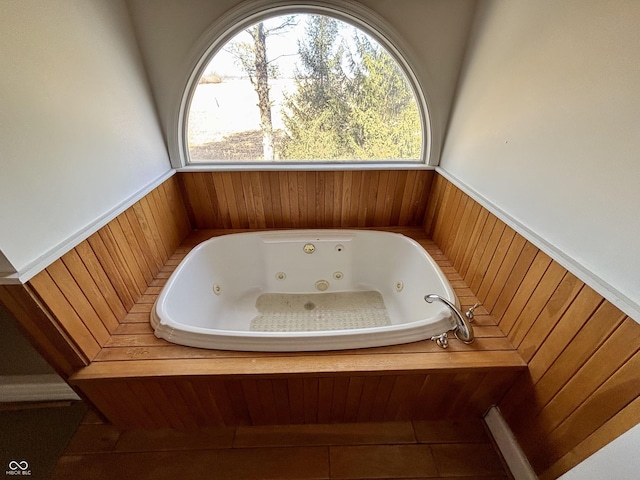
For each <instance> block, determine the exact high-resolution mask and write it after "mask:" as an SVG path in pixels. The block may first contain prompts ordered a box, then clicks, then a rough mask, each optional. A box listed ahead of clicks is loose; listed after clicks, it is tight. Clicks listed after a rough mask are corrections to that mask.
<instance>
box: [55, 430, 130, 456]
mask: <svg viewBox="0 0 640 480" xmlns="http://www.w3.org/2000/svg"><path fill="white" fill-rule="evenodd" d="M119 436H120V430H118V429H117V428H115V427H113V426H111V425H104V424H98V423H96V424H82V425H80V426H78V429H77V430H76V433H75V434H74V435H73V438H72V439H71V441H70V442H69V445H67V449H66V450H65V453H67V454H78V453H97V452H110V451H112V450H113V447H114V446H115V444H116V442H117V441H118V438H119Z"/></svg>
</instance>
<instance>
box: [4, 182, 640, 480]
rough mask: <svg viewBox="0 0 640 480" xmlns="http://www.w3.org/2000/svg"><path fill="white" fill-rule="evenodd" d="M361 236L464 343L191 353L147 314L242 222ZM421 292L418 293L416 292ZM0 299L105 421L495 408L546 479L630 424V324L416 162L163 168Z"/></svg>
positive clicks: (336, 416) (155, 424) (411, 417)
mask: <svg viewBox="0 0 640 480" xmlns="http://www.w3.org/2000/svg"><path fill="white" fill-rule="evenodd" d="M273 228H378V229H384V230H390V231H395V232H399V233H403V234H405V235H408V236H410V237H412V238H414V239H415V240H417V241H418V242H419V243H420V244H422V245H423V246H424V247H425V248H426V249H427V250H428V251H429V253H431V255H432V256H433V257H434V258H435V260H436V261H437V262H438V264H439V265H440V266H441V268H442V269H443V271H444V272H445V274H446V275H447V276H448V278H449V280H450V282H451V284H452V286H453V287H454V290H455V291H456V294H457V295H458V297H459V298H460V301H461V304H462V309H463V310H466V309H468V308H469V307H471V306H472V305H474V304H475V303H476V302H480V303H481V306H480V307H478V308H477V309H476V311H475V313H476V316H475V324H474V329H475V333H476V340H475V342H474V343H472V344H471V345H465V344H463V343H462V342H460V341H458V340H455V339H452V340H451V341H450V343H449V348H448V349H447V350H443V349H441V348H439V347H438V346H437V345H436V344H435V343H434V342H432V341H430V340H425V341H421V342H414V343H410V344H404V345H395V346H388V347H378V348H369V349H359V350H351V351H333V352H312V353H306V352H305V353H303V352H300V353H294V352H291V353H254V352H231V351H217V350H202V349H196V348H190V347H183V346H179V345H175V344H171V343H168V342H166V341H164V340H160V339H157V338H156V337H155V336H154V335H153V332H152V330H151V327H150V325H149V314H150V311H151V307H152V305H153V302H154V301H155V299H156V297H157V295H158V294H159V292H160V290H161V288H162V285H163V284H164V283H165V282H166V280H167V278H168V276H169V275H170V274H171V272H172V271H173V270H174V269H175V267H176V266H177V265H178V263H179V262H180V260H181V259H182V258H183V257H184V255H186V253H187V252H188V251H189V250H190V249H191V248H193V246H195V245H196V244H197V243H199V242H200V241H202V240H205V239H207V238H210V237H211V236H213V235H220V234H224V233H231V232H237V231H241V230H242V229H273ZM425 293H427V292H425ZM0 303H2V305H3V306H4V307H5V308H6V309H7V310H8V311H10V312H11V313H12V314H13V316H14V317H15V318H16V319H17V321H18V323H19V325H20V327H21V328H22V330H23V331H24V333H25V334H26V336H27V337H28V338H29V339H30V340H31V342H32V344H33V345H34V346H35V347H36V348H37V350H38V351H39V352H40V353H41V355H42V356H43V357H44V358H45V359H46V360H47V361H48V362H49V363H50V364H51V365H52V366H53V367H54V368H55V369H56V371H57V372H58V373H59V374H60V375H61V376H62V377H63V378H64V379H66V380H67V381H68V382H69V383H70V384H71V385H72V386H73V387H74V389H75V390H76V391H77V392H78V393H79V394H80V395H81V396H82V397H83V398H84V399H85V401H86V402H87V403H88V404H90V405H92V406H93V407H94V409H95V410H96V411H97V412H99V413H100V414H101V415H102V416H103V417H104V418H105V419H107V420H108V421H109V422H111V423H113V424H114V425H115V426H117V427H119V428H124V429H127V428H136V427H139V428H148V429H151V428H167V427H168V428H174V429H181V430H185V429H187V430H189V429H196V428H199V427H202V426H214V427H215V426H227V427H228V426H231V427H237V426H251V425H285V424H323V423H353V422H381V421H385V422H386V421H423V420H428V421H432V420H439V419H442V418H463V417H476V418H478V417H480V416H481V415H482V414H484V413H485V411H486V410H487V408H488V407H489V406H490V405H492V404H496V405H497V406H498V407H499V408H500V410H501V412H502V413H503V416H504V418H505V419H506V421H507V423H508V424H509V426H510V427H511V429H512V430H513V432H514V434H515V435H516V437H517V439H518V442H519V443H520V445H521V446H522V448H523V449H524V451H525V453H526V455H527V457H528V458H529V461H530V462H531V464H532V466H533V467H534V469H535V471H536V473H537V474H538V475H539V476H540V477H541V478H543V479H554V478H557V477H559V476H560V475H561V474H563V473H564V472H566V471H568V470H569V469H571V468H572V467H573V466H575V465H576V464H578V463H580V462H581V461H582V460H584V459H586V458H587V457H588V456H590V455H591V454H593V453H595V452H596V451H597V450H598V449H600V448H601V447H603V446H604V445H606V444H607V443H609V442H610V441H612V440H614V439H615V438H616V437H617V436H619V435H621V434H622V433H624V432H625V431H627V430H629V429H630V428H632V427H633V426H635V425H636V424H637V423H638V422H640V382H638V377H637V372H638V371H639V370H640V352H639V350H640V325H638V323H636V322H635V321H634V320H633V319H631V318H629V317H627V316H626V315H624V314H623V313H622V312H620V311H619V310H618V309H617V308H616V307H615V306H613V305H612V304H611V303H609V302H608V301H607V300H605V299H604V298H602V296H600V295H599V294H597V293H596V292H595V291H594V290H593V289H591V288H590V287H589V286H588V285H585V284H584V283H583V282H581V281H580V280H579V279H578V278H576V277H575V276H574V275H572V274H571V273H570V272H568V271H567V270H566V269H564V268H563V267H562V266H560V265H559V264H558V263H556V262H555V261H553V260H552V259H551V258H550V257H549V256H547V255H546V254H545V253H544V252H542V251H540V250H539V249H538V248H537V247H536V246H534V245H533V244H531V243H530V242H528V241H527V240H526V239H524V238H523V237H522V236H521V235H519V234H518V233H517V232H516V231H514V230H513V229H512V228H510V227H509V226H507V225H505V224H504V223H503V222H502V221H501V220H499V219H498V218H497V217H496V216H494V215H493V214H491V213H490V212H489V211H488V210H487V209H485V208H484V207H482V206H481V205H479V204H478V203H477V202H475V201H474V200H473V199H471V198H470V197H469V196H468V195H466V194H465V193H464V192H462V191H461V190H460V189H458V188H457V187H455V186H454V185H453V184H451V183H450V182H449V181H447V180H446V179H445V178H444V177H442V176H440V175H438V174H436V173H435V172H433V171H426V170H416V171H359V172H357V171H341V172H207V173H205V172H202V173H178V174H176V175H174V176H173V177H171V178H170V179H169V180H167V181H166V182H165V183H164V184H162V185H161V186H159V187H158V188H156V189H155V190H154V191H153V192H151V193H150V194H148V195H147V196H146V197H144V198H142V199H141V200H140V201H138V202H137V203H136V204H134V205H133V206H132V207H130V208H129V209H127V210H126V211H125V212H123V213H122V214H120V215H119V216H118V217H117V218H115V219H114V220H112V221H111V222H109V224H107V225H106V226H104V227H103V228H101V229H100V230H99V231H98V232H96V233H95V234H93V235H92V236H90V237H89V238H88V239H87V240H85V241H83V242H81V243H80V244H79V245H77V246H76V247H75V248H74V249H72V250H71V251H70V252H68V253H67V254H65V255H64V256H63V257H61V258H60V259H59V260H57V261H55V262H54V263H53V264H51V265H50V266H49V267H47V268H46V269H45V270H44V271H42V272H40V273H39V274H37V275H36V276H34V277H33V278H32V279H31V280H30V281H29V282H27V283H26V284H25V285H3V286H0Z"/></svg>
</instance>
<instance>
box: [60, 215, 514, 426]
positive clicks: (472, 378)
mask: <svg viewBox="0 0 640 480" xmlns="http://www.w3.org/2000/svg"><path fill="white" fill-rule="evenodd" d="M395 231H399V232H401V233H404V234H408V235H410V236H412V237H413V238H416V239H417V240H418V241H420V242H421V243H422V244H423V246H425V247H426V248H427V249H428V250H429V251H430V253H431V254H432V255H433V256H434V258H436V259H437V261H438V262H439V263H440V265H441V268H443V269H444V270H445V272H446V273H447V275H449V276H450V278H451V280H452V281H453V283H454V287H455V288H456V292H457V294H458V296H459V297H460V299H461V302H462V305H463V308H464V306H466V305H468V306H471V305H473V304H474V303H475V297H474V296H473V295H472V294H471V293H470V291H469V290H468V289H467V288H466V286H465V285H464V283H463V282H462V281H461V279H459V278H458V277H457V276H456V274H455V272H454V271H453V269H452V268H451V267H449V265H448V262H447V260H446V259H445V258H444V257H443V256H442V255H441V254H440V253H439V251H438V249H437V247H436V246H435V245H434V244H433V243H432V242H430V241H428V240H427V239H426V238H425V237H426V236H425V234H424V231H423V230H422V229H420V228H401V229H395ZM228 232H229V231H228V230H218V231H216V230H204V231H197V232H194V233H192V234H191V235H190V236H189V237H188V238H187V239H186V240H185V242H183V244H182V246H181V247H180V248H178V249H177V251H176V253H175V254H174V255H173V256H172V257H171V258H170V259H169V261H168V262H167V264H166V265H165V267H164V268H163V269H162V270H161V271H160V273H159V275H158V277H156V279H155V280H154V281H153V282H152V285H151V286H150V287H149V288H148V289H147V291H146V292H145V294H144V295H142V297H141V299H140V301H139V302H138V303H136V304H135V305H134V306H133V308H132V310H131V313H129V314H128V315H127V316H126V317H125V318H124V320H123V322H122V323H121V324H120V325H119V326H118V327H117V329H116V330H115V331H114V332H113V334H112V336H111V338H110V339H109V340H108V341H107V342H106V343H105V344H104V346H103V347H102V349H101V350H100V352H99V353H98V354H97V355H96V356H95V357H94V358H93V361H92V362H91V364H90V365H88V366H86V367H84V368H81V369H80V370H78V371H77V372H76V373H74V374H73V375H72V376H71V377H70V382H71V384H72V385H74V386H76V387H77V388H79V389H80V390H81V391H82V392H84V394H85V395H86V396H87V397H88V398H90V399H91V401H92V402H93V403H94V404H95V405H96V406H97V407H98V408H99V409H100V411H102V412H103V413H104V414H105V415H106V417H107V418H108V419H109V420H110V421H111V422H113V423H114V424H115V425H117V426H120V427H146V428H155V427H173V428H195V427H198V426H211V425H227V426H236V425H264V424H296V423H331V422H356V421H365V422H366V421H383V420H384V421H393V420H418V419H421V420H426V419H438V418H450V417H456V416H460V415H462V416H476V417H478V416H480V415H482V414H483V413H484V412H485V411H486V409H487V408H488V407H489V406H490V405H491V404H492V403H495V401H497V398H498V397H500V396H502V394H504V392H505V388H506V386H507V385H509V384H511V383H512V382H513V381H514V379H515V376H516V374H517V373H518V372H519V371H521V370H523V369H524V367H525V364H524V362H523V361H522V359H521V358H520V356H519V355H518V353H517V352H516V351H515V350H514V348H513V346H512V345H511V343H510V342H509V341H508V339H506V338H505V337H504V335H502V333H501V332H500V331H499V329H498V328H497V327H496V326H495V325H494V324H493V321H492V319H491V317H490V316H489V315H487V314H485V313H483V312H482V311H481V310H480V309H478V310H477V313H478V315H477V317H476V318H477V320H476V325H475V328H476V334H477V337H478V338H477V340H476V342H474V344H472V345H464V344H463V343H462V342H458V341H455V340H452V341H451V343H450V347H449V349H447V350H443V349H441V348H439V347H437V346H436V345H435V343H434V342H432V341H430V340H425V341H422V342H415V343H411V344H406V345H395V346H390V347H379V348H369V349H357V350H348V351H333V352H313V353H307V352H286V353H258V352H233V351H221V350H205V349H196V348H191V347H184V346H180V345H175V344H172V343H168V342H166V341H165V340H161V339H158V338H156V337H155V336H154V335H153V331H152V328H151V326H150V325H149V313H150V311H151V307H152V305H153V302H154V301H155V299H156V297H157V295H158V294H159V291H160V290H161V288H162V285H163V284H164V282H165V281H166V279H167V277H168V276H169V275H170V274H171V272H172V271H173V269H174V268H175V267H176V265H177V264H178V263H179V262H180V260H181V259H182V258H183V257H184V255H186V253H187V252H188V251H189V250H190V249H191V248H192V247H193V246H195V245H196V244H198V243H200V242H201V241H203V240H205V239H207V238H210V237H211V236H212V235H219V234H222V233H228ZM152 399H153V400H152ZM150 403H151V404H154V407H153V408H150V407H149V404H150ZM125 404H126V405H127V406H128V407H129V408H128V409H126V410H125V409H123V408H121V405H125Z"/></svg>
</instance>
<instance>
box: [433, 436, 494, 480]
mask: <svg viewBox="0 0 640 480" xmlns="http://www.w3.org/2000/svg"><path fill="white" fill-rule="evenodd" d="M431 450H432V452H433V456H434V458H435V462H436V465H437V467H438V472H439V473H440V475H441V476H443V477H453V476H460V477H465V476H466V477H474V478H476V477H481V476H483V475H485V476H487V475H501V474H504V473H505V471H504V467H503V465H502V462H501V461H500V458H499V457H498V454H497V453H496V452H495V450H494V449H493V447H492V446H491V445H490V444H488V443H466V444H441V445H431Z"/></svg>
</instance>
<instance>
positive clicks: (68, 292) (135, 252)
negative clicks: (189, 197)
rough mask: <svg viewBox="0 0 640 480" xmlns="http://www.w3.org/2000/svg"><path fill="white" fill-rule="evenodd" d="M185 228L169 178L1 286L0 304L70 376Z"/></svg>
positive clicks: (176, 189)
mask: <svg viewBox="0 0 640 480" xmlns="http://www.w3.org/2000/svg"><path fill="white" fill-rule="evenodd" d="M189 231H190V225H189V223H188V217H187V214H186V209H185V207H184V204H183V203H182V200H181V195H180V188H179V185H178V182H177V179H176V178H175V177H172V178H170V179H169V180H167V181H166V182H164V183H163V184H162V185H160V186H159V187H157V188H156V189H154V190H153V191H152V192H150V193H149V194H148V195H146V196H145V197H144V198H142V199H141V200H140V201H138V202H137V203H136V204H134V205H133V206H132V207H130V208H129V209H127V210H126V211H125V212H123V213H122V214H120V215H118V216H117V217H116V218H115V219H114V220H112V221H111V222H109V223H108V224H107V225H106V226H104V227H103V228H101V229H100V230H98V231H97V232H96V233H94V234H93V235H91V236H90V237H89V238H88V239H87V240H85V241H83V242H81V243H80V244H78V245H77V246H76V247H75V248H73V249H72V250H71V251H69V252H67V253H66V254H65V255H63V256H62V257H61V258H59V259H58V260H56V261H55V262H53V263H52V264H51V265H49V266H48V267H47V268H46V269H44V270H43V271H41V272H40V273H38V274H37V275H35V276H34V277H33V278H32V279H31V280H30V281H29V282H28V283H27V284H26V285H24V286H16V287H3V288H2V290H3V293H2V296H1V297H0V300H1V301H2V303H3V304H4V305H5V306H6V307H7V309H8V310H9V311H10V312H12V313H13V314H14V316H15V317H16V318H17V319H18V321H19V322H20V323H21V324H22V327H23V328H24V329H25V330H26V331H27V334H28V336H29V337H30V338H31V340H32V341H33V343H34V344H35V346H36V348H37V349H38V351H39V352H40V353H41V354H42V355H43V356H44V357H45V358H46V359H47V360H49V362H50V363H51V364H52V365H53V366H54V368H56V369H57V370H58V371H61V372H62V373H63V374H64V375H70V374H71V373H72V372H73V371H74V370H76V369H77V368H79V367H81V366H84V365H86V364H88V363H89V362H90V361H91V359H93V358H94V357H95V356H96V355H97V354H98V353H99V352H100V350H101V348H102V346H103V345H105V344H106V343H107V342H108V341H109V339H110V338H111V335H112V334H113V333H114V332H115V331H116V330H117V328H118V326H119V325H120V322H121V321H122V320H123V319H124V318H125V316H126V315H127V313H128V311H129V310H131V309H132V308H133V306H134V304H135V303H136V302H137V301H138V300H140V298H141V297H142V294H143V293H144V292H145V291H146V290H147V288H148V287H149V285H150V284H151V283H152V282H153V280H154V279H155V278H156V276H158V275H159V274H161V271H162V268H163V267H164V265H165V263H166V262H167V261H168V259H169V257H170V256H171V255H173V252H174V251H175V250H176V248H177V247H178V246H179V245H180V242H181V241H182V240H183V239H184V237H185V236H186V235H187V234H188V233H189Z"/></svg>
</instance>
